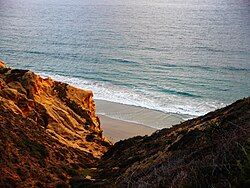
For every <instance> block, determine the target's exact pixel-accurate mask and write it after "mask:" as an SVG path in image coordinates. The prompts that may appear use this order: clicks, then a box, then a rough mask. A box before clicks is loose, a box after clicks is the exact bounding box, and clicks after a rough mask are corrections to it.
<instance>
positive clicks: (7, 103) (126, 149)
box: [0, 62, 250, 188]
mask: <svg viewBox="0 0 250 188" xmlns="http://www.w3.org/2000/svg"><path fill="white" fill-rule="evenodd" d="M92 97H93V94H92V92H91V91H87V90H80V89H77V88H74V87H72V86H70V85H67V84H65V83H61V82H57V81H53V80H51V79H50V78H47V79H44V78H41V77H40V76H38V75H36V74H34V73H33V72H31V71H28V70H17V69H10V68H7V67H6V66H5V64H4V63H3V62H0V128H1V131H0V140H1V145H0V187H73V188H77V187H149V188H152V187H249V186H250V97H248V98H244V99H241V100H238V101H236V102H235V103H233V104H231V105H229V106H227V107H225V108H222V109H219V110H216V111H214V112H210V113H208V114H206V115H204V116H202V117H198V118H195V119H192V120H188V121H185V122H183V123H181V124H178V125H175V126H173V127H172V128H166V129H162V130H159V131H156V132H155V133H153V134H152V135H151V136H137V137H133V138H130V139H127V140H123V141H119V142H117V143H115V144H114V145H112V144H111V143H110V142H109V141H108V140H107V139H106V138H105V137H103V135H102V129H101V123H100V120H99V118H98V117H97V116H96V114H95V103H94V101H93V98H92Z"/></svg>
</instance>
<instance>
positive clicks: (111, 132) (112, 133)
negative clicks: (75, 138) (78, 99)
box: [97, 114, 158, 143]
mask: <svg viewBox="0 0 250 188" xmlns="http://www.w3.org/2000/svg"><path fill="white" fill-rule="evenodd" d="M97 115H98V116H99V118H100V121H101V128H102V130H103V136H104V137H106V138H108V139H109V140H110V141H112V142H113V143H116V142H118V141H120V140H124V139H128V138H132V137H134V136H145V135H151V134H152V133H154V132H155V131H157V130H158V129H155V128H152V127H148V126H146V125H142V124H138V123H132V122H127V121H123V120H118V119H114V118H110V117H108V116H105V115H101V114H97Z"/></svg>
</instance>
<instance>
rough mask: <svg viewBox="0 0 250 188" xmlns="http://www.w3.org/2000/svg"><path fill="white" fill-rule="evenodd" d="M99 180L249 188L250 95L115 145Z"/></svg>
mask: <svg viewBox="0 0 250 188" xmlns="http://www.w3.org/2000/svg"><path fill="white" fill-rule="evenodd" d="M99 168H100V169H103V171H102V173H100V174H99V176H100V178H105V179H108V181H109V182H108V183H107V184H110V185H111V184H112V185H114V186H115V187H150V188H151V187H249V186H250V97H249V98H246V99H242V100H239V101H237V102H235V103H233V104H231V105H230V106H227V107H225V108H222V109H219V110H216V111H214V112H211V113H208V114H207V115H205V116H202V117H198V118H195V119H192V120H189V121H185V122H183V123H181V124H179V125H176V126H173V127H172V128H170V129H163V130H160V131H157V132H155V133H154V134H152V135H151V136H144V137H141V136H138V137H134V138H131V139H128V140H125V141H120V142H118V143H116V144H115V145H114V146H113V147H112V148H111V149H109V151H108V152H107V153H105V154H104V156H103V157H102V159H101V161H100V164H99Z"/></svg>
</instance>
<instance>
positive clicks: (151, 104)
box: [39, 72, 225, 119]
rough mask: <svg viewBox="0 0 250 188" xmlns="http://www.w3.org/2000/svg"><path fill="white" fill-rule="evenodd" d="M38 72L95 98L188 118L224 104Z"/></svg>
mask: <svg viewBox="0 0 250 188" xmlns="http://www.w3.org/2000/svg"><path fill="white" fill-rule="evenodd" d="M39 74H40V75H41V76H43V77H51V78H53V79H54V80H58V81H61V82H65V83H68V84H71V85H73V86H75V87H78V88H82V89H89V90H92V91H93V93H94V98H95V99H100V100H106V101H110V102H116V103H121V104H126V105H134V106H140V107H144V108H148V109H152V110H158V111H162V112H165V113H174V114H180V115H181V114H184V115H188V116H186V117H188V118H191V117H196V116H200V115H204V114H206V113H208V112H210V111H213V110H215V109H217V108H220V107H223V106H225V105H224V104H223V103H220V102H218V101H212V100H209V99H193V98H190V97H180V96H174V95H167V94H164V95H163V94H160V93H157V91H154V92H153V91H150V92H149V91H136V90H133V89H130V88H127V87H122V86H117V85H113V84H109V83H104V82H95V81H88V80H84V79H81V78H74V77H68V76H61V75H56V74H47V73H41V72H40V73H39ZM188 118H187V119H188Z"/></svg>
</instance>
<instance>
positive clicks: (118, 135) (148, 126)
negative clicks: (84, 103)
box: [95, 99, 184, 142]
mask: <svg viewBox="0 0 250 188" xmlns="http://www.w3.org/2000/svg"><path fill="white" fill-rule="evenodd" d="M95 103H96V111H97V115H98V116H99V117H100V120H101V127H102V129H103V131H104V133H103V134H104V136H106V137H107V138H108V139H109V140H111V141H112V142H117V141H119V140H123V139H127V138H130V137H133V136H138V135H140V136H144V135H151V134H152V133H153V132H155V131H156V130H158V129H162V128H167V127H171V126H172V125H175V124H178V123H180V122H182V121H184V120H183V118H182V117H181V116H180V115H175V114H170V113H164V112H160V111H156V110H150V109H146V108H142V107H137V106H132V105H125V104H120V103H114V102H109V101H104V100H97V99H95Z"/></svg>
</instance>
